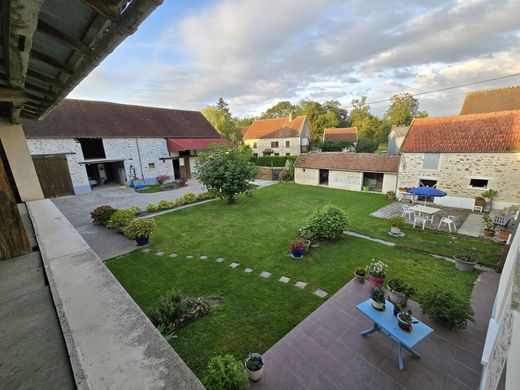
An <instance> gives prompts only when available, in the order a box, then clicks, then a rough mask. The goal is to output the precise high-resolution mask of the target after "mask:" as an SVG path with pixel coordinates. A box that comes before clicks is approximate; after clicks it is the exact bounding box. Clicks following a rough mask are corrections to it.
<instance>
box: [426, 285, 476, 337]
mask: <svg viewBox="0 0 520 390" xmlns="http://www.w3.org/2000/svg"><path fill="white" fill-rule="evenodd" d="M421 310H422V311H423V313H424V314H426V315H428V316H429V317H430V318H431V319H432V320H434V321H436V322H438V323H439V324H441V325H444V326H446V327H447V328H448V329H453V330H459V329H464V328H466V326H467V325H468V321H473V310H472V309H471V305H470V304H469V302H467V301H463V300H461V299H460V298H458V297H456V296H455V295H453V294H452V293H451V292H450V291H441V290H432V291H428V292H427V293H426V294H424V295H423V297H422V300H421Z"/></svg>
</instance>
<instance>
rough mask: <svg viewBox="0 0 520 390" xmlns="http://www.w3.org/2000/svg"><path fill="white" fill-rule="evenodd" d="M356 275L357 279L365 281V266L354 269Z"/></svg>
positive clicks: (360, 281)
mask: <svg viewBox="0 0 520 390" xmlns="http://www.w3.org/2000/svg"><path fill="white" fill-rule="evenodd" d="M354 275H356V280H357V281H358V282H359V283H365V269H364V268H363V267H359V268H358V269H357V270H356V271H354Z"/></svg>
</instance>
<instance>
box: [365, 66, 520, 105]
mask: <svg viewBox="0 0 520 390" xmlns="http://www.w3.org/2000/svg"><path fill="white" fill-rule="evenodd" d="M517 76H520V73H514V74H510V75H507V76H500V77H495V78H492V79H487V80H480V81H473V82H471V83H464V84H459V85H453V86H451V87H444V88H439V89H434V90H431V91H425V92H418V93H415V94H412V96H414V97H415V96H421V95H427V94H430V93H435V92H442V91H448V90H450V89H457V88H461V87H467V86H469V85H475V84H482V83H488V82H490V81H496V80H502V79H506V78H510V77H517ZM404 92H406V91H401V92H398V93H397V94H400V93H404ZM391 100H392V98H387V99H383V100H376V101H373V102H368V103H367V104H368V105H371V104H378V103H384V102H389V101H391Z"/></svg>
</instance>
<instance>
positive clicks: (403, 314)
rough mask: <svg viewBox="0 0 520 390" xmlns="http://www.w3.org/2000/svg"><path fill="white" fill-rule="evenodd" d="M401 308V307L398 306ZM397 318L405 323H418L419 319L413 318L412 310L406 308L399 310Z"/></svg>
mask: <svg viewBox="0 0 520 390" xmlns="http://www.w3.org/2000/svg"><path fill="white" fill-rule="evenodd" d="M399 310H401V308H399ZM399 319H400V320H401V321H403V322H406V323H407V324H418V323H419V321H417V320H414V319H413V312H412V311H411V310H410V309H408V310H406V311H400V312H399Z"/></svg>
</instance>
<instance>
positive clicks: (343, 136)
mask: <svg viewBox="0 0 520 390" xmlns="http://www.w3.org/2000/svg"><path fill="white" fill-rule="evenodd" d="M357 140H358V136H357V127H344V128H332V129H325V130H323V141H325V142H357Z"/></svg>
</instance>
